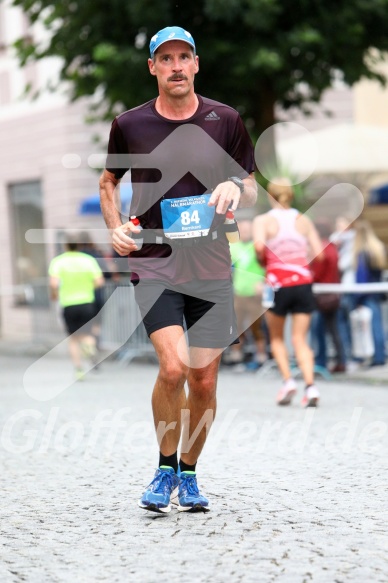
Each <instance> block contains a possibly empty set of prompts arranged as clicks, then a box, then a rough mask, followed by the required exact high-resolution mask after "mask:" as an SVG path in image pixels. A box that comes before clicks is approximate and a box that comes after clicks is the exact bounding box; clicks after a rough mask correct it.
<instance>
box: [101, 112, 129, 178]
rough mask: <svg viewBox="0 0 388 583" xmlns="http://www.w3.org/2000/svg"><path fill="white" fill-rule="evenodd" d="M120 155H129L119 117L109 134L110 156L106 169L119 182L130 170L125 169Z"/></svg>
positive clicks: (114, 121)
mask: <svg viewBox="0 0 388 583" xmlns="http://www.w3.org/2000/svg"><path fill="white" fill-rule="evenodd" d="M120 154H128V148H127V144H126V141H125V139H124V136H123V132H122V131H121V128H120V125H119V122H118V119H117V117H116V118H115V119H114V120H113V123H112V127H111V130H110V134H109V143H108V156H107V159H106V166H105V167H106V169H107V170H108V171H109V172H112V174H114V175H115V177H116V178H117V179H118V180H119V179H120V178H122V177H123V176H124V174H125V173H126V172H127V170H128V169H129V166H128V167H125V160H124V157H123V156H120Z"/></svg>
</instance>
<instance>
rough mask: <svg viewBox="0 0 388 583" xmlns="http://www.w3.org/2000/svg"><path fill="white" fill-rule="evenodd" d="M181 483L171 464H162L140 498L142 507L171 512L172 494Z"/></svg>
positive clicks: (154, 510)
mask: <svg viewBox="0 0 388 583" xmlns="http://www.w3.org/2000/svg"><path fill="white" fill-rule="evenodd" d="M178 485H179V478H178V476H177V475H176V473H175V472H174V469H173V468H171V467H170V466H160V468H158V469H157V470H156V472H155V476H154V479H153V480H152V482H151V483H150V485H149V486H148V488H147V489H146V490H145V492H144V494H143V496H142V497H141V498H140V500H139V506H140V508H144V510H151V511H153V512H165V513H167V512H170V510H171V504H170V498H171V494H172V493H173V492H174V490H175V489H176V488H177V487H178Z"/></svg>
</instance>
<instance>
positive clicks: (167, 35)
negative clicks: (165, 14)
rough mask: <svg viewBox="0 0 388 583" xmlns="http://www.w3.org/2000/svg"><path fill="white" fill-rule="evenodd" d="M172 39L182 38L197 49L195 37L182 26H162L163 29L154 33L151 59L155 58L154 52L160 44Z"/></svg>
mask: <svg viewBox="0 0 388 583" xmlns="http://www.w3.org/2000/svg"><path fill="white" fill-rule="evenodd" d="M170 40H181V41H183V42H185V43H187V44H188V45H190V46H191V47H192V49H193V50H194V51H195V42H194V39H193V37H192V36H191V34H190V33H189V32H187V30H184V28H181V27H180V26H166V28H162V30H159V32H157V33H156V34H154V36H153V37H152V39H151V41H150V53H151V59H153V58H154V53H155V51H156V50H157V49H158V48H159V47H160V45H162V44H163V43H166V42H168V41H170Z"/></svg>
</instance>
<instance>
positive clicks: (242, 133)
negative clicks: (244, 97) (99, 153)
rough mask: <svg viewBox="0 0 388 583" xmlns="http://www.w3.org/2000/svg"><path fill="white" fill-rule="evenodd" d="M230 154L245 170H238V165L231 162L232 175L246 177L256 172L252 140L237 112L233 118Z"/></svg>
mask: <svg viewBox="0 0 388 583" xmlns="http://www.w3.org/2000/svg"><path fill="white" fill-rule="evenodd" d="M228 154H229V155H230V156H231V157H232V158H233V160H235V161H236V162H237V163H238V164H239V165H240V166H241V168H243V169H244V170H245V173H244V172H242V171H241V170H240V171H239V172H236V167H235V166H233V164H231V168H230V174H229V175H230V176H236V175H238V176H239V177H240V178H246V177H247V176H248V174H251V173H252V172H254V170H255V157H254V149H253V144H252V140H251V138H250V136H249V134H248V131H247V129H246V127H245V125H244V123H243V121H242V119H241V117H240V116H239V115H238V113H237V112H236V115H235V118H234V119H231V132H230V140H229V149H228Z"/></svg>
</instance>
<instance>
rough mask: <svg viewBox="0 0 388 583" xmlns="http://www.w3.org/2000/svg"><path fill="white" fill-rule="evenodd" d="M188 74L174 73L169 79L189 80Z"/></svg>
mask: <svg viewBox="0 0 388 583" xmlns="http://www.w3.org/2000/svg"><path fill="white" fill-rule="evenodd" d="M187 80H188V79H187V77H186V75H181V74H179V73H174V75H171V77H168V79H167V81H187Z"/></svg>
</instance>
